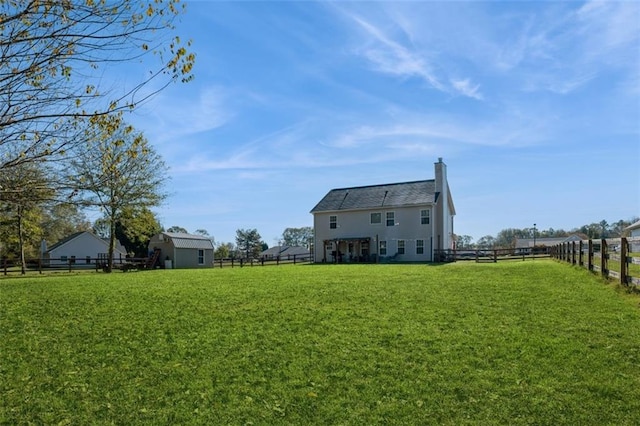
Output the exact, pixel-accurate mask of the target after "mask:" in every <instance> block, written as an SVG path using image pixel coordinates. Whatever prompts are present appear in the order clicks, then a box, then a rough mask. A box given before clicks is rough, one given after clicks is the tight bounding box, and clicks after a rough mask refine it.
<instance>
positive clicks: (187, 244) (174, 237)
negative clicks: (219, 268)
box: [162, 232, 213, 250]
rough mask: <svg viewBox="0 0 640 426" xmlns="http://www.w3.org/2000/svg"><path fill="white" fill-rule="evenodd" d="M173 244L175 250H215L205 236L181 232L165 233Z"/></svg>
mask: <svg viewBox="0 0 640 426" xmlns="http://www.w3.org/2000/svg"><path fill="white" fill-rule="evenodd" d="M162 234H163V235H165V236H167V237H168V238H170V239H171V241H172V242H173V246H174V247H175V248H184V249H199V250H213V243H212V242H211V239H210V238H209V237H205V236H203V235H192V234H184V233H181V232H163V233H162Z"/></svg>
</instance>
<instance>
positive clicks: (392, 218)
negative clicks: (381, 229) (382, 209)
mask: <svg viewBox="0 0 640 426" xmlns="http://www.w3.org/2000/svg"><path fill="white" fill-rule="evenodd" d="M395 224H396V215H395V213H394V212H387V226H394V225H395Z"/></svg>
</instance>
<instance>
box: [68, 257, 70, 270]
mask: <svg viewBox="0 0 640 426" xmlns="http://www.w3.org/2000/svg"><path fill="white" fill-rule="evenodd" d="M68 262H69V272H71V258H69V260H68Z"/></svg>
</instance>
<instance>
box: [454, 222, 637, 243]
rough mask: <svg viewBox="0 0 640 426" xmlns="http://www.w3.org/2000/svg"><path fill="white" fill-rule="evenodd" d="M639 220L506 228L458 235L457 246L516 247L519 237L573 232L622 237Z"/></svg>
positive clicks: (590, 235) (544, 236)
mask: <svg viewBox="0 0 640 426" xmlns="http://www.w3.org/2000/svg"><path fill="white" fill-rule="evenodd" d="M637 221H638V218H637V217H633V218H631V219H629V220H622V219H621V220H618V221H616V222H612V223H609V222H607V221H606V220H601V221H600V222H594V223H590V224H587V225H582V226H580V227H576V228H573V229H571V230H570V231H566V230H564V229H553V228H549V229H538V228H537V227H535V226H533V227H529V228H522V229H518V228H506V229H503V230H501V231H500V232H498V234H497V235H496V236H493V235H485V236H483V237H481V238H479V239H478V241H475V242H474V241H473V238H472V237H471V236H470V235H457V236H456V247H457V248H458V249H494V248H514V247H515V245H516V240H517V239H523V238H534V237H535V238H561V237H568V236H570V235H573V234H577V235H580V236H581V237H582V238H583V239H592V238H620V237H624V236H625V231H624V229H625V228H626V227H628V226H629V225H631V224H632V223H635V222H637Z"/></svg>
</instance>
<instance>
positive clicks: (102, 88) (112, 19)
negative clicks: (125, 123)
mask: <svg viewBox="0 0 640 426" xmlns="http://www.w3.org/2000/svg"><path fill="white" fill-rule="evenodd" d="M182 11H183V7H181V5H180V4H179V0H154V1H149V2H139V1H135V0H112V1H101V0H82V1H67V0H65V1H53V0H0V169H5V168H10V167H12V166H16V165H18V164H23V163H29V162H34V161H42V160H51V159H57V158H61V157H62V156H63V155H64V154H65V153H67V152H69V150H70V149H71V148H73V147H74V146H75V145H76V144H77V143H79V142H82V141H83V138H82V136H83V134H84V133H83V130H84V129H83V124H82V121H84V120H85V119H88V118H91V117H96V116H101V115H105V114H112V113H113V112H115V111H119V110H123V111H124V110H130V109H132V108H134V107H135V106H137V105H139V104H140V103H141V102H144V101H145V100H146V99H148V98H149V97H150V96H152V95H153V94H154V93H156V92H158V91H159V90H162V88H164V87H166V85H167V84H169V83H170V82H172V81H185V82H186V81H189V80H190V79H191V78H192V67H193V64H194V60H195V56H194V54H193V53H191V52H189V51H188V50H187V49H188V45H189V42H187V43H184V42H182V41H181V40H180V38H179V37H178V36H176V35H175V34H173V32H174V30H175V28H174V20H175V19H176V17H177V16H178V15H179V14H180V13H182ZM146 57H149V58H150V59H151V58H153V60H154V62H153V63H149V62H145V66H146V67H147V70H146V72H145V73H140V74H139V75H145V77H142V78H141V79H140V80H137V81H135V82H132V83H131V84H130V85H129V86H124V85H119V86H117V89H116V85H115V84H114V83H113V82H111V81H109V79H108V78H106V76H109V75H112V73H114V72H116V70H117V67H119V66H120V65H121V64H123V63H136V64H138V63H140V62H141V61H142V60H143V58H146Z"/></svg>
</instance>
